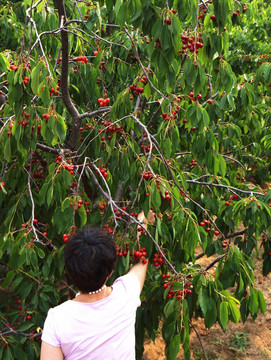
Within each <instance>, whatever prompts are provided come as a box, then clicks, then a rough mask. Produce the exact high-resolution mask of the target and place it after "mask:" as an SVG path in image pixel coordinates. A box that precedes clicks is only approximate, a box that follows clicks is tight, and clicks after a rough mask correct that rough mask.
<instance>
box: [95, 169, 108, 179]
mask: <svg viewBox="0 0 271 360" xmlns="http://www.w3.org/2000/svg"><path fill="white" fill-rule="evenodd" d="M99 170H100V172H101V174H102V176H103V178H104V179H106V178H107V175H108V174H107V169H106V168H100V169H99ZM96 174H97V175H99V172H98V171H96Z"/></svg>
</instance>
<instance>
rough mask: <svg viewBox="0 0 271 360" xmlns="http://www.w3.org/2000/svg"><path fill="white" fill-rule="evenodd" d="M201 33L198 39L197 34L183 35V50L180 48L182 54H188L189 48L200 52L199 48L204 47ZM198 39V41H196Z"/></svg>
mask: <svg viewBox="0 0 271 360" xmlns="http://www.w3.org/2000/svg"><path fill="white" fill-rule="evenodd" d="M201 35H202V34H201V33H199V38H198V39H197V40H196V39H195V36H194V35H193V36H191V37H190V36H187V35H182V36H181V40H182V43H183V47H182V50H179V53H180V54H187V50H189V51H190V52H191V53H192V52H195V53H196V54H197V53H198V52H199V49H201V48H202V47H203V41H202V37H201ZM195 40H196V41H195Z"/></svg>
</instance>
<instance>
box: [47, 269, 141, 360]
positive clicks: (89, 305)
mask: <svg viewBox="0 0 271 360" xmlns="http://www.w3.org/2000/svg"><path fill="white" fill-rule="evenodd" d="M112 289H113V290H112V292H111V294H110V295H109V296H107V297H105V298H103V299H101V300H99V301H96V302H86V303H85V302H81V301H77V300H76V299H74V300H68V301H66V302H65V303H63V304H61V305H59V306H56V307H55V308H53V309H51V310H49V313H48V317H47V319H46V322H45V324H44V330H43V334H42V340H43V341H45V342H46V343H48V344H50V345H52V346H55V347H61V349H62V352H63V355H64V359H66V360H83V359H84V360H86V359H91V360H95V359H97V360H101V359H107V360H114V359H118V360H122V359H123V360H129V359H131V360H134V359H135V335H134V326H135V313H136V309H137V307H138V306H140V298H139V296H140V284H139V281H138V278H137V277H136V276H135V275H134V274H131V273H129V274H127V275H125V276H122V277H120V278H118V279H117V280H116V281H115V282H114V284H113V285H112Z"/></svg>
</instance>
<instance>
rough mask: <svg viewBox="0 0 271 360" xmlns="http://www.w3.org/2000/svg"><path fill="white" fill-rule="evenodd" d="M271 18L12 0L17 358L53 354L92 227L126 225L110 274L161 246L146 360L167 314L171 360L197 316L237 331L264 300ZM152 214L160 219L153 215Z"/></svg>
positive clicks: (6, 324)
mask: <svg viewBox="0 0 271 360" xmlns="http://www.w3.org/2000/svg"><path fill="white" fill-rule="evenodd" d="M259 9H260V10H261V11H260V13H261V16H260V17H258V15H259ZM269 14H270V7H269V8H268V6H266V7H265V2H264V1H261V0H257V1H256V0H253V1H251V2H249V3H247V4H246V5H245V4H241V3H240V2H235V1H233V0H221V1H218V0H214V1H213V2H212V1H207V2H206V1H205V2H201V1H198V0H182V1H180V0H179V1H177V0H169V1H160V0H159V1H157V0H155V1H154V0H145V1H143V0H128V1H124V0H117V1H115V2H114V1H112V0H105V1H93V2H91V1H90V2H83V1H77V0H75V1H70V0H68V1H65V2H64V1H61V0H56V1H55V2H53V1H50V0H49V1H46V2H45V1H43V0H38V1H37V2H36V3H35V4H34V3H32V1H31V0H24V1H6V2H5V4H4V6H3V7H2V8H1V10H0V17H1V32H0V33H1V35H0V43H1V48H0V50H1V52H0V69H1V71H0V76H1V80H0V86H1V89H0V90H1V94H0V101H1V102H0V117H1V128H0V155H1V172H0V184H1V185H0V186H1V188H0V224H1V225H0V234H1V242H0V255H1V268H0V272H1V279H2V284H1V293H0V296H1V300H2V301H1V302H0V304H1V305H0V316H1V321H2V322H1V347H0V357H1V358H2V359H36V358H37V357H38V354H39V342H38V340H39V339H40V332H41V329H42V326H43V323H44V319H45V316H46V313H47V311H48V309H49V308H50V307H53V306H55V305H56V304H58V303H59V302H62V301H64V300H66V299H67V297H68V295H69V294H68V292H70V294H72V293H73V292H74V290H75V289H72V288H71V287H70V286H69V285H68V283H67V281H66V280H65V274H64V263H63V249H64V246H65V241H67V239H68V237H69V235H70V234H72V233H73V232H74V230H75V228H79V227H82V226H84V225H85V224H86V223H88V224H91V225H95V226H105V227H106V228H107V229H108V231H109V232H110V233H112V236H114V239H115V241H116V246H117V250H118V255H119V257H118V262H117V267H116V271H115V273H114V275H113V277H112V279H111V281H113V280H114V278H116V277H117V276H119V275H122V274H124V273H125V272H126V271H127V270H128V269H129V266H130V264H131V263H133V261H136V259H138V258H139V257H143V258H144V257H145V256H148V257H149V258H150V259H151V263H152V265H150V267H149V270H148V275H147V279H146V286H145V288H144V290H143V293H142V306H141V307H140V308H139V309H138V313H137V323H136V335H137V345H136V346H137V358H138V359H140V358H141V356H142V353H143V340H144V334H145V332H146V333H147V334H148V336H149V337H150V338H152V339H153V340H154V338H155V334H156V331H157V329H158V326H159V323H160V321H161V320H162V323H163V325H162V334H163V337H164V339H165V342H166V350H165V351H166V356H167V359H175V358H176V355H177V353H178V351H179V348H180V344H182V347H183V350H184V356H185V359H189V358H190V350H189V333H190V320H191V318H192V317H203V318H204V320H205V324H206V327H207V328H210V327H211V326H212V325H213V324H214V323H216V322H218V323H219V324H220V325H221V328H222V329H223V330H224V331H225V329H226V326H227V323H228V322H229V321H233V322H238V321H239V320H240V319H242V321H243V322H245V321H246V320H247V318H248V316H251V317H252V319H255V318H256V317H257V314H258V312H259V311H261V312H262V313H264V312H265V308H266V305H265V300H264V298H263V295H262V293H261V292H260V291H258V290H257V289H256V288H255V284H254V276H253V269H254V266H253V257H252V255H253V253H254V252H255V251H257V245H258V242H260V243H261V246H262V248H263V274H264V275H267V274H268V273H269V272H270V271H271V240H270V227H271V221H270V215H271V191H270V189H268V182H269V183H270V170H271V164H270V158H271V132H270V128H271V115H270V114H271V112H270V95H271V86H270V85H271V64H270V58H269V55H268V54H270V53H271V51H270V50H271V49H270V44H268V43H266V42H265V39H266V34H267V33H268V29H267V26H268V24H269V23H268V19H269V17H270V16H269ZM256 17H257V22H258V23H257V26H258V27H257V29H256V30H255V26H254V25H255V21H256V20H255V19H256ZM269 26H270V24H269ZM255 31H257V34H261V37H260V36H259V40H258V41H257V42H256V41H255V39H254V36H255V33H254V32H255ZM257 36H258V35H257ZM252 45H253V46H252ZM247 60H249V61H247ZM266 184H267V185H266ZM142 209H143V211H144V213H145V215H146V217H148V214H149V211H150V210H153V212H154V213H155V214H156V220H155V224H154V225H153V226H152V225H150V226H149V227H148V228H146V226H145V225H142V224H140V223H139V221H138V220H137V213H139V212H140V211H141V210H142ZM138 235H139V241H137V238H138ZM259 239H260V240H259ZM199 249H200V250H199ZM204 255H206V256H207V257H210V256H213V258H212V259H210V264H209V265H208V266H206V267H205V268H204V267H201V266H200V264H199V259H200V258H201V257H202V256H204ZM214 267H215V271H213V269H214Z"/></svg>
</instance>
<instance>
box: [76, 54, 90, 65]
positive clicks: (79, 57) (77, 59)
mask: <svg viewBox="0 0 271 360" xmlns="http://www.w3.org/2000/svg"><path fill="white" fill-rule="evenodd" d="M75 61H80V62H81V64H86V63H87V62H88V59H87V58H86V56H78V57H77V58H76V59H75Z"/></svg>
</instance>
